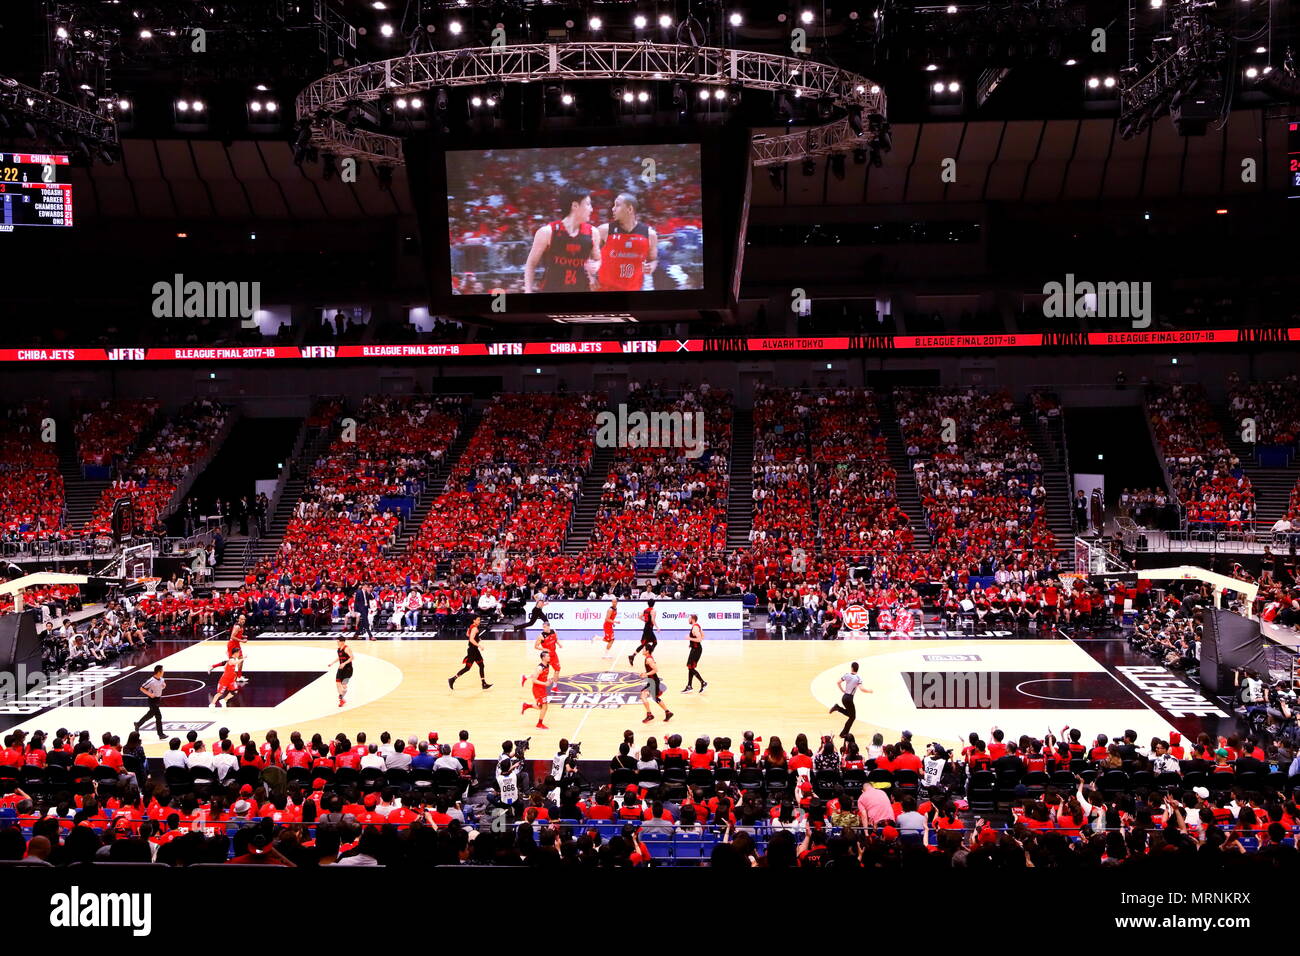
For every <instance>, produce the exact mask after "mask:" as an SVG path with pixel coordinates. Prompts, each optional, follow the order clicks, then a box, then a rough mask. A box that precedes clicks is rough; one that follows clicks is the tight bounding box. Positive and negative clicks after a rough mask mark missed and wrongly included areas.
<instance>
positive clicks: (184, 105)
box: [176, 100, 190, 113]
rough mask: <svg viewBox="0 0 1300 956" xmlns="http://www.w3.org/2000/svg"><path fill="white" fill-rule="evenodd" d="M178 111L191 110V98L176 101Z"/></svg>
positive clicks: (185, 111) (186, 111)
mask: <svg viewBox="0 0 1300 956" xmlns="http://www.w3.org/2000/svg"><path fill="white" fill-rule="evenodd" d="M176 111H177V112H178V113H188V112H189V111H190V101H189V100H177V101H176Z"/></svg>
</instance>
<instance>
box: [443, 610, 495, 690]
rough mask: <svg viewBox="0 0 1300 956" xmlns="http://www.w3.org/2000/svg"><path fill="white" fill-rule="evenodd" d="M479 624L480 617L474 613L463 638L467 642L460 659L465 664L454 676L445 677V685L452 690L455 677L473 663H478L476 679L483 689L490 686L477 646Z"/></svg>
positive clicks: (466, 670) (480, 622)
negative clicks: (463, 655)
mask: <svg viewBox="0 0 1300 956" xmlns="http://www.w3.org/2000/svg"><path fill="white" fill-rule="evenodd" d="M481 624H482V618H480V617H479V616H478V615H477V614H475V615H474V620H473V621H471V622H470V625H469V630H468V631H467V632H466V634H465V639H466V640H467V641H469V644H468V645H466V647H465V658H464V660H462V661H461V663H462V664H464V665H465V666H464V667H462V668H461V669H460V670H458V671H457V672H456V673H455V675H454V676H452V677H448V678H447V686H448V687H450V688H451V689H452V690H455V689H456V678H457V677H460V676H461V675H462V674H464V673H467V672H468V671H469V669H470V668H471V667H473V666H474V665H475V664H477V665H478V679H479V683H480V684H482V685H483V689H484V690H487V689H488V688H489V687H491V686H492V685H491V684H489V683H488V682H487V675H486V674H484V673H483V651H482V650H481V648H480V647H479V645H480V644H481V643H482V641H481V640H480V638H479V636H478V629H479V627H480V626H481Z"/></svg>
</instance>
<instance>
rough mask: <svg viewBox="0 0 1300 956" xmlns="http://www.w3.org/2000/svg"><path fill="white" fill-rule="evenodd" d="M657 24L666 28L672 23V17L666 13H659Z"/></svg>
mask: <svg viewBox="0 0 1300 956" xmlns="http://www.w3.org/2000/svg"><path fill="white" fill-rule="evenodd" d="M659 25H660V26H661V27H663V28H664V29H665V30H666V29H668V28H669V27H670V26H672V25H673V18H672V17H670V16H669V15H668V14H666V13H661V14H660V15H659Z"/></svg>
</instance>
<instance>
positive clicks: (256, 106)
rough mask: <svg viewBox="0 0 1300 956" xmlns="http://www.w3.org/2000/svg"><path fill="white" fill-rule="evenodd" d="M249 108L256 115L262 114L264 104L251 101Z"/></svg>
mask: <svg viewBox="0 0 1300 956" xmlns="http://www.w3.org/2000/svg"><path fill="white" fill-rule="evenodd" d="M248 108H249V110H251V111H252V112H254V113H260V112H262V104H261V103H260V102H259V101H258V100H249V101H248Z"/></svg>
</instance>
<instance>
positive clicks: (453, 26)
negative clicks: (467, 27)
mask: <svg viewBox="0 0 1300 956" xmlns="http://www.w3.org/2000/svg"><path fill="white" fill-rule="evenodd" d="M447 29H448V30H450V31H451V35H452V36H454V37H458V36H460V31H461V30H463V29H464V27H462V26H461V25H460V21H459V20H452V21H451V23H449V24H447Z"/></svg>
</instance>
